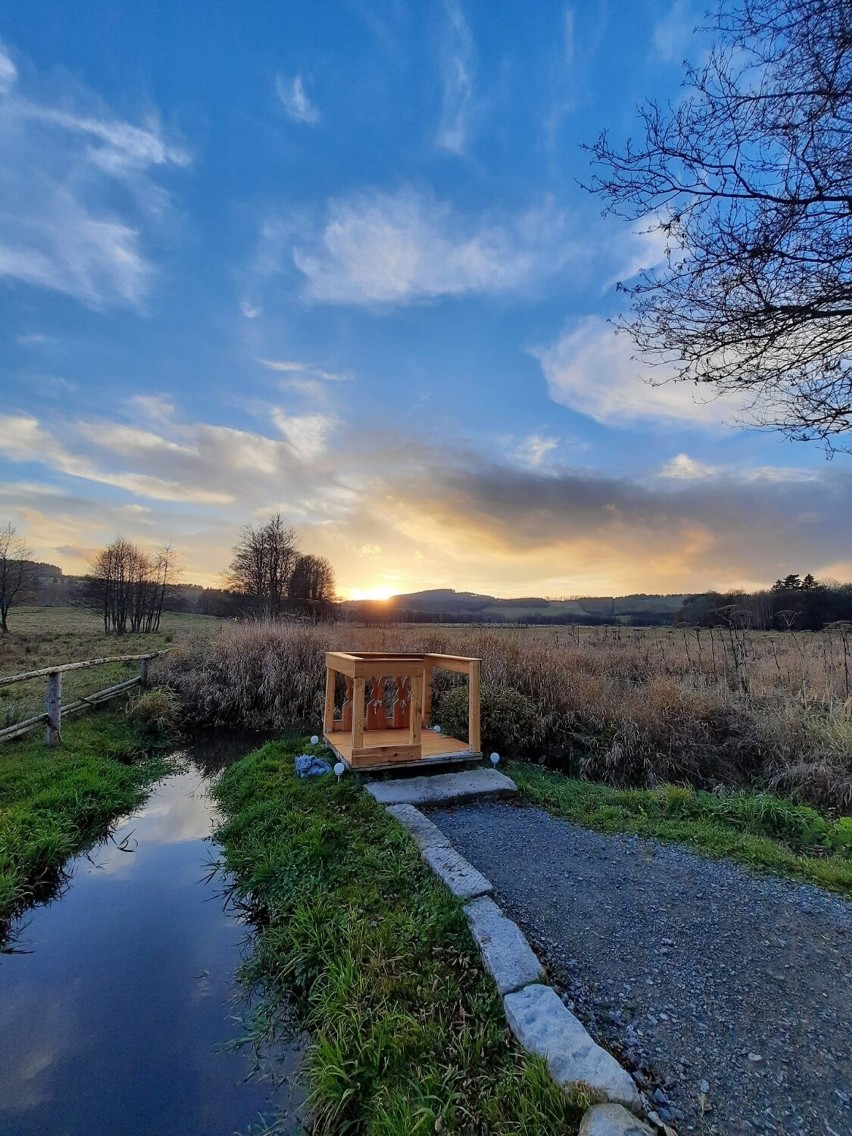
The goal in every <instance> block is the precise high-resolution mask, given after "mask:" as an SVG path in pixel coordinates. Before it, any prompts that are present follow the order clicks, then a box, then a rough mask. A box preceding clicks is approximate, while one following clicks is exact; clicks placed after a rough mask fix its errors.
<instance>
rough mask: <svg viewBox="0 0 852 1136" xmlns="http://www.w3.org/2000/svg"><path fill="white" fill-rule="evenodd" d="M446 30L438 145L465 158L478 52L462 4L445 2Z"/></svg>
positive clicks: (442, 55)
mask: <svg viewBox="0 0 852 1136" xmlns="http://www.w3.org/2000/svg"><path fill="white" fill-rule="evenodd" d="M444 11H445V15H446V28H445V36H444V45H443V48H442V51H441V60H440V70H441V86H442V90H443V102H442V107H441V122H440V125H439V127H438V134H437V138H436V141H437V144H438V145H439V146H440V147H441V148H442V149H444V150H449V151H450V152H451V153H453V154H459V155H463V154H464V152H465V148H466V146H467V142H468V134H469V129H470V122H469V118H470V111H471V105H472V103H471V99H472V95H473V71H474V67H475V60H476V49H475V46H474V42H473V36H472V35H471V32H470V27H469V26H468V22H467V20H466V19H465V16H464V13H463V12H462V9H461V4H460V3H459V0H444Z"/></svg>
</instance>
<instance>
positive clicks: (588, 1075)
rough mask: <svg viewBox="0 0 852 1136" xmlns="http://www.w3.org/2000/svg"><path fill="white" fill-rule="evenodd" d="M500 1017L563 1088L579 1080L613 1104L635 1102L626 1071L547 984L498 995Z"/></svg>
mask: <svg viewBox="0 0 852 1136" xmlns="http://www.w3.org/2000/svg"><path fill="white" fill-rule="evenodd" d="M503 1006H504V1008H505V1010H506V1018H507V1019H508V1022H509V1025H510V1027H511V1029H512V1032H513V1033H514V1035H515V1037H516V1038H517V1039H518V1041H519V1042H520V1043H521V1045H522V1046H523V1047H524V1048H525V1049H526V1050H528V1051H529V1052H530V1053H535V1054H537V1055H538V1056H539V1057H543V1058H544V1059H545V1061H546V1062H547V1067H548V1069H549V1070H550V1075H551V1077H553V1079H554V1081H556V1083H557V1084H559V1085H564V1086H565V1087H566V1088H569V1087H570V1086H571V1085H574V1084H576V1083H577V1082H578V1081H583V1082H585V1083H586V1084H587V1085H590V1086H591V1087H592V1088H593V1089H597V1090H598V1091H599V1092H601V1093H603V1094H604V1096H605V1097H606V1098H607V1099H608V1100H610V1101H615V1102H617V1103H619V1104H625V1105H627V1106H628V1107H630V1108H633V1109H638V1108H639V1093H638V1091H637V1089H636V1086H635V1084H634V1083H633V1080H632V1078H631V1077H630V1075H629V1073H628V1072H627V1071H626V1070H625V1069H623V1068H622V1067H621V1065H619V1063H618V1062H617V1061H616V1059H615V1058H614V1057H613V1056H612V1054H611V1053H607V1051H606V1050H605V1049H601V1047H600V1046H599V1045H596V1044H595V1042H594V1041H593V1040H592V1038H591V1037H590V1036H589V1034H588V1033H587V1032H586V1030H585V1029H584V1028H583V1026H582V1025H581V1024H580V1022H579V1021H578V1020H577V1019H576V1018H575V1017H574V1015H573V1014H572V1013H571V1012H570V1011H569V1010H567V1009H566V1008H565V1006H563V1005H562V1002H561V1001H560V1000H559V996H558V994H557V993H556V992H555V990H553V989H551V987H550V986H526V987H524V989H523V990H518V991H517V992H516V993H514V994H507V995H506V996H505V998H504V999H503Z"/></svg>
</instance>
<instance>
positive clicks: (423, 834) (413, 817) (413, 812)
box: [387, 805, 450, 851]
mask: <svg viewBox="0 0 852 1136" xmlns="http://www.w3.org/2000/svg"><path fill="white" fill-rule="evenodd" d="M387 811H388V812H389V813H390V815H391V816H392V817H393V818H394V820H395V821H398V822H399V823H400V824H401V825H402V827H403V828H405V829H407V830H408V831H409V832H410V833H411V836H412V838H413V839H414V842H415V843H416V844H417V846H418V848H420V849H421V851H422V850H423V849H424V848H449V846H450V842H449V840H448V839H447V837H446V836H444V834H443V832H441V830H440V828H438V826H437V825H436V824H432V822H431V820H429V819H428V818H427V817H425V816H424V815H423V813H421V812H420V810H419V809H415V807H414V805H388V806H387Z"/></svg>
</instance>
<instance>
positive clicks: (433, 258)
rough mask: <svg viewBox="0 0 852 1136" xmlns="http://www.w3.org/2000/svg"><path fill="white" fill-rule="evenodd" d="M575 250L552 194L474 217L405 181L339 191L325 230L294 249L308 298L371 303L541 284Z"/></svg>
mask: <svg viewBox="0 0 852 1136" xmlns="http://www.w3.org/2000/svg"><path fill="white" fill-rule="evenodd" d="M576 251H577V249H576V245H575V244H574V243H573V242H572V238H571V236H570V234H569V222H568V217H567V215H566V213H565V212H564V211H562V210H560V209H558V208H557V207H556V206H555V205H554V204H553V203H552V202H551V201H544V202H543V203H541V204H539V205H537V206H534V207H533V208H531V209H528V210H526V211H525V212H522V213H516V214H500V213H496V212H495V213H493V214H491V215H488V216H484V217H479V218H477V219H476V220H471V219H468V218H465V217H462V216H460V215H459V214H457V213H456V212H455V211H454V210H453V209H452V208H451V207H450V206H449V205H447V204H444V203H442V202H440V201H437V200H436V199H435V198H434V197H433V196H432V195H431V194H428V193H423V192H419V191H417V190H415V189H413V188H406V189H403V190H400V191H399V192H397V193H387V192H384V191H381V190H373V191H364V192H362V193H359V194H355V195H353V196H351V197H348V198H343V199H333V200H331V201H330V202H329V203H328V207H327V215H326V218H325V221H324V223H323V224H322V227H321V229H320V231H319V233H318V235H317V237H316V238H315V239H314V240H313V241H312V242H306V241H303V242H301V243H300V244H299V245H297V246H296V247H295V248H294V249H293V252H292V257H293V262H294V263H295V265H296V267H297V268H298V270H299V271H300V272H301V273H302V275H303V276H304V278H305V293H306V296H307V297H308V298H309V299H311V300H317V301H322V302H326V303H338V304H358V305H364V306H370V305H374V304H409V303H413V302H416V301H418V300H428V299H433V298H436V297H440V296H463V295H466V294H469V293H506V292H522V291H526V290H530V289H534V288H535V287H536V286H537V285H538V284H539V283H540V282H541V280H542V279H543V278H545V277H547V276H549V275H551V274H552V273H554V272H556V271H558V270H559V269H560V268H562V267H564V265H565V264H566V262H567V260H568V258H569V257H570V256H571V254H572V253H573V252H576Z"/></svg>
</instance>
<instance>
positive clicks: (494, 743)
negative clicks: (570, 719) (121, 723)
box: [434, 684, 540, 757]
mask: <svg viewBox="0 0 852 1136" xmlns="http://www.w3.org/2000/svg"><path fill="white" fill-rule="evenodd" d="M481 698H482V704H481V717H480V721H481V723H482V725H481V729H482V747H483V751H484V752H485V753H488V752H490V751H491V750H497V751H498V752H499V753H501V754H504V755H507V756H508V755H511V756H513V757H518V756H523V755H528V754H529V753H531V752H532V751H533V749H534V746H535V742H536V741H537V740H538V738H539V734H540V731H539V722H538V714H537V712H536V707H535V704H534V703H533V702H532V700H531V699H529V698H527V697H526V696H525V695H523V694H521V693H520V692H519V691H517V690H512V689H511V687H508V686H483V687H482V692H481ZM467 716H468V691H467V684H465V685H464V686H459V687H455V688H454V689H453V690H449V691H447V692H446V693H445V694H444V695H443V696H442V697H441V700H440V704H439V706H438V707H437V708H436V713H435V715H434V717H435V718H436V719H438V720H439V721H440V724H441V729H442V730H443V731H444V732H445V733H448V734H452V735H453V737H455V738H462V739H463V740H467V727H468V717H467Z"/></svg>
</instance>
